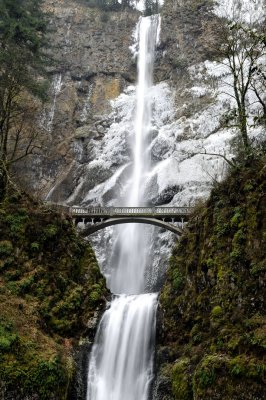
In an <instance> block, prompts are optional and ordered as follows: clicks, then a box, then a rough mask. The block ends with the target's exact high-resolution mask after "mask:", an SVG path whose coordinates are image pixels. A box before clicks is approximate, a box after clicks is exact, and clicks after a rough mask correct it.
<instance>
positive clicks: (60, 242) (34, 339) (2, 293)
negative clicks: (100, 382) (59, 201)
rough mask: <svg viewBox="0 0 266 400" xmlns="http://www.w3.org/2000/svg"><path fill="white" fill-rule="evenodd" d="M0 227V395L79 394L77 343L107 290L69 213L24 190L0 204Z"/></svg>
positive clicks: (58, 399) (91, 327) (59, 397)
mask: <svg viewBox="0 0 266 400" xmlns="http://www.w3.org/2000/svg"><path fill="white" fill-rule="evenodd" d="M0 230H1V238H0V354H1V357H0V399H1V400H7V399H10V400H13V399H14V400H21V399H23V400H24V399H28V400H33V399H36V400H45V399H46V400H52V399H54V400H63V399H66V398H68V396H69V395H70V392H71V393H72V395H71V398H72V399H83V398H84V396H85V386H84V382H83V379H82V376H81V374H82V373H84V374H85V371H86V366H85V365H83V371H82V369H81V368H80V365H79V371H78V372H77V365H76V364H79V363H82V362H83V364H84V363H85V364H86V362H87V354H86V355H85V358H84V357H83V355H82V354H83V353H82V351H81V348H82V347H80V346H78V341H79V338H81V337H82V336H83V337H86V338H87V339H86V340H87V342H85V343H84V346H85V347H88V345H89V341H90V340H92V339H93V336H94V334H95V329H96V324H97V319H98V318H97V317H98V314H99V312H100V311H101V310H102V309H103V308H104V306H105V296H107V295H108V291H107V290H106V288H105V279H104V278H103V276H102V275H101V273H100V271H99V268H98V264H97V262H96V259H95V255H94V253H93V251H92V249H91V247H90V245H89V244H88V243H86V242H84V241H83V240H81V239H80V238H79V237H78V236H77V233H76V231H75V229H74V227H73V226H72V221H71V219H70V218H69V217H68V216H66V215H64V214H60V213H58V212H55V211H53V210H51V209H49V206H41V205H39V204H37V203H36V202H33V201H32V200H30V199H28V198H27V197H24V196H22V197H21V196H18V195H16V194H15V195H12V196H11V197H10V198H9V199H7V200H6V201H5V202H4V203H1V204H0ZM86 343H87V344H86ZM75 376H76V377H77V378H76V379H75ZM74 380H75V384H74Z"/></svg>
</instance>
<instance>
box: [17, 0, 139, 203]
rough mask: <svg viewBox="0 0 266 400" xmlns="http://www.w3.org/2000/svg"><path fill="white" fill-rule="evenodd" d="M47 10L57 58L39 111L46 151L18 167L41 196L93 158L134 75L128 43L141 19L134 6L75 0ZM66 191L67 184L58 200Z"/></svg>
mask: <svg viewBox="0 0 266 400" xmlns="http://www.w3.org/2000/svg"><path fill="white" fill-rule="evenodd" d="M44 9H45V10H46V11H47V12H48V13H49V14H50V27H51V34H50V41H51V48H50V52H51V55H52V57H53V58H54V59H55V63H54V66H53V65H52V66H51V67H50V75H51V80H52V82H51V88H50V98H51V100H50V101H49V103H47V104H46V105H45V107H44V110H43V113H42V115H40V125H41V126H42V128H43V130H44V135H43V137H42V138H41V140H42V151H41V153H40V155H39V156H35V157H32V158H31V159H28V160H26V161H25V162H23V163H21V164H20V165H19V168H17V170H18V173H19V174H20V175H21V178H22V181H24V178H23V176H25V175H26V176H27V177H29V178H30V179H29V181H28V182H27V183H25V186H29V185H31V186H32V187H34V188H35V190H38V191H39V193H40V195H41V196H42V197H45V196H46V195H47V193H48V192H49V190H50V189H51V187H52V186H53V185H54V184H55V182H58V181H60V180H62V179H64V177H65V176H69V178H68V179H69V180H73V179H74V177H73V174H72V171H73V168H74V169H75V168H77V167H78V165H79V164H81V163H84V162H88V161H89V160H90V156H89V153H90V151H89V149H88V148H90V147H92V146H93V143H94V141H98V140H101V138H102V136H103V134H104V132H105V131H106V128H107V127H108V118H107V116H108V114H109V113H110V111H111V106H110V100H112V99H115V98H116V97H118V95H119V94H120V93H121V92H122V91H123V89H124V88H125V87H126V86H127V85H128V84H129V83H130V82H132V81H134V80H135V73H136V72H135V65H134V64H135V63H134V61H133V60H132V54H131V53H130V50H129V46H130V45H131V44H132V38H131V32H133V29H134V27H135V25H136V22H137V20H138V18H139V13H138V12H137V11H134V10H131V9H128V10H125V11H120V12H108V13H106V12H103V11H100V10H99V9H97V8H90V7H88V6H87V5H86V3H84V2H79V1H75V0H64V1H53V0H46V1H45V2H44ZM106 119H107V121H106ZM81 152H82V156H81V155H80V153H81ZM26 180H28V178H27V179H25V181H26ZM29 182H31V183H29ZM65 196H66V194H65V193H64V189H62V193H60V194H58V200H61V201H62V200H64V199H65Z"/></svg>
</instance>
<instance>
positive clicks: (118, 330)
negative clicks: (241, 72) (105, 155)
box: [87, 15, 160, 400]
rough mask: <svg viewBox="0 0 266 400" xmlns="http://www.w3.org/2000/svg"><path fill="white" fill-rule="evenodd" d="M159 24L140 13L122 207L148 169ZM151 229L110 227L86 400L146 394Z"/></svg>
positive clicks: (130, 399)
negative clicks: (105, 302)
mask: <svg viewBox="0 0 266 400" xmlns="http://www.w3.org/2000/svg"><path fill="white" fill-rule="evenodd" d="M159 27H160V16H159V15H154V16H150V17H142V18H140V21H139V25H138V38H139V40H138V44H139V49H138V85H137V96H136V113H135V129H134V135H133V138H132V139H133V140H132V158H133V161H132V168H131V174H130V176H129V181H128V184H127V187H129V188H130V189H129V190H128V192H127V194H126V196H125V198H124V199H123V204H122V205H123V206H134V207H138V206H145V205H146V204H147V201H148V199H147V198H146V196H145V190H144V187H143V181H144V178H145V175H146V174H148V172H149V169H150V155H149V152H148V150H147V149H148V147H149V134H150V126H151V110H152V98H151V95H150V93H151V92H150V88H151V86H152V76H153V61H154V53H155V46H156V42H157V41H158V36H159V32H158V31H159ZM129 134H130V132H129ZM119 205H121V204H119ZM152 232H153V231H152V228H150V227H148V228H147V227H146V226H143V225H141V224H125V225H122V226H120V227H118V228H117V230H116V233H117V238H116V240H115V243H114V247H113V251H112V255H111V257H110V263H109V268H108V276H109V277H108V287H109V288H110V290H111V292H112V293H113V294H114V297H113V300H112V302H111V305H110V308H109V309H108V310H107V311H106V312H105V313H104V315H103V317H102V320H101V322H100V324H99V327H98V332H97V335H96V338H95V343H94V345H93V348H92V352H91V356H90V361H89V371H88V390H87V400H147V398H148V394H149V388H150V383H151V380H152V376H153V372H152V371H153V343H154V336H155V317H156V307H157V294H156V293H145V290H146V286H147V285H146V278H145V277H146V266H147V261H148V259H149V257H151V256H150V255H149V252H148V250H149V249H150V243H151V239H152Z"/></svg>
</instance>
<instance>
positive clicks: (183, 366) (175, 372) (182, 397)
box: [172, 358, 192, 400]
mask: <svg viewBox="0 0 266 400" xmlns="http://www.w3.org/2000/svg"><path fill="white" fill-rule="evenodd" d="M188 369H189V359H188V358H183V359H181V360H179V361H177V362H176V363H175V364H174V366H173V369H172V390H173V394H174V398H175V399H176V400H190V399H191V395H192V385H191V380H190V375H189V370H188Z"/></svg>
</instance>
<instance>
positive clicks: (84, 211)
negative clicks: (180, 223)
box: [70, 206, 192, 216]
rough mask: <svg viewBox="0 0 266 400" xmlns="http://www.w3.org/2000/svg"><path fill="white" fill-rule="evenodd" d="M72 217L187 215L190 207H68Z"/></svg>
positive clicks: (190, 210) (189, 212)
mask: <svg viewBox="0 0 266 400" xmlns="http://www.w3.org/2000/svg"><path fill="white" fill-rule="evenodd" d="M70 212H71V213H72V215H109V216H112V215H117V216H119V215H138V214H141V215H148V214H149V215H167V214H169V215H189V214H191V212H192V207H89V208H83V207H76V206H73V207H70Z"/></svg>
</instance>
